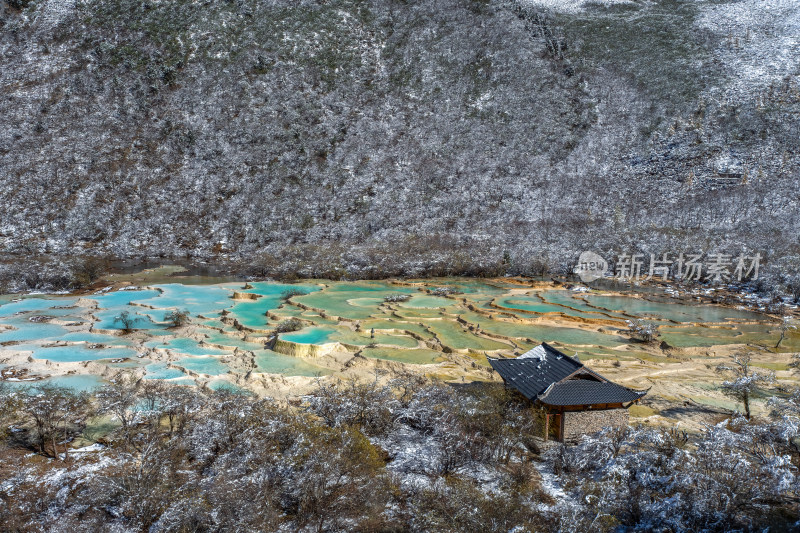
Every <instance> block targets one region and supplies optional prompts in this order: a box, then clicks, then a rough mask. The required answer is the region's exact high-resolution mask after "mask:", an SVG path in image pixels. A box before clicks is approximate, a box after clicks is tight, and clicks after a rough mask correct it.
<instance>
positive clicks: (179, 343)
mask: <svg viewBox="0 0 800 533" xmlns="http://www.w3.org/2000/svg"><path fill="white" fill-rule="evenodd" d="M145 346H147V347H148V348H161V349H164V350H172V351H175V352H178V353H181V354H186V355H196V356H199V355H225V354H228V353H230V352H226V351H225V350H220V349H219V348H214V347H212V346H208V345H207V344H203V345H201V344H200V343H199V342H198V341H196V340H194V339H187V338H183V337H180V338H176V339H170V340H168V341H162V340H154V341H149V342H146V343H145Z"/></svg>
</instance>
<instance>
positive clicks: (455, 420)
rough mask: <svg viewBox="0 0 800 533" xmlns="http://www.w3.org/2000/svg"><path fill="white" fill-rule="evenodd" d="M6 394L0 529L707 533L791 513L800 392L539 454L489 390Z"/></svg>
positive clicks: (151, 386)
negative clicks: (731, 413)
mask: <svg viewBox="0 0 800 533" xmlns="http://www.w3.org/2000/svg"><path fill="white" fill-rule="evenodd" d="M0 401H2V402H3V406H2V407H3V408H2V409H0V417H1V419H0V422H2V424H0V430H2V431H1V432H0V436H1V437H2V441H0V452H1V453H2V456H3V457H2V458H3V460H2V462H0V523H2V524H3V529H4V530H6V531H98V530H106V531H111V530H113V531H243V530H261V531H409V530H411V531H512V530H513V531H570V532H578V531H581V532H582V531H586V532H589V531H591V532H596V531H620V529H619V528H620V527H622V528H623V529H624V530H636V531H645V530H646V531H687V530H691V531H701V530H702V531H709V532H712V531H730V530H756V529H763V528H766V527H776V528H786V527H792V524H793V523H794V522H796V521H797V519H798V514H797V506H796V500H795V498H794V495H795V494H796V491H797V489H798V476H797V466H796V465H797V464H798V461H800V453H799V452H798V449H797V447H796V446H795V444H796V442H797V438H798V437H799V436H800V435H798V427H799V426H798V422H800V419H798V409H797V395H794V396H792V397H790V398H788V399H786V400H776V401H775V402H774V408H775V412H774V413H773V415H772V417H771V418H770V419H769V420H760V421H758V422H756V421H746V420H745V419H743V418H736V417H734V418H732V419H730V420H727V421H722V422H720V423H719V424H718V425H716V426H712V427H709V428H708V429H707V430H706V431H704V432H703V433H701V434H699V435H689V434H687V433H685V432H678V431H666V430H658V429H625V430H617V431H606V432H601V433H600V434H598V435H595V436H589V437H586V438H584V440H583V441H582V442H581V443H580V444H579V445H577V446H573V447H565V446H556V447H552V448H550V449H549V450H548V451H546V452H543V453H542V452H541V451H540V449H539V446H540V445H541V441H537V440H536V439H534V438H532V436H531V435H532V431H533V424H534V422H535V420H536V412H535V411H533V410H532V409H531V407H530V404H529V403H528V402H526V401H524V400H522V399H521V398H520V397H517V396H514V395H512V394H511V393H509V392H508V391H507V390H506V389H504V388H503V387H502V386H500V385H498V384H484V385H473V386H461V387H454V386H451V385H442V384H437V383H431V382H427V381H425V380H424V379H421V378H419V377H413V376H401V377H398V378H396V379H394V380H393V381H392V382H390V383H389V384H388V385H387V386H382V385H378V384H377V383H376V382H371V383H364V382H343V383H339V384H336V385H334V384H331V383H324V382H320V384H319V386H318V388H317V389H316V390H315V391H314V392H313V393H312V394H311V395H309V396H307V397H305V398H303V399H300V400H298V401H293V402H290V403H288V404H284V403H277V402H274V401H272V400H270V399H259V398H255V397H252V396H249V395H246V394H241V393H237V392H231V391H228V390H222V391H217V392H210V391H201V390H199V389H196V388H193V387H182V386H165V385H163V384H158V383H157V382H154V381H147V380H144V381H140V382H136V381H134V380H128V379H124V378H123V377H119V378H118V379H117V380H116V381H115V383H112V384H110V385H107V386H105V387H104V388H102V389H100V390H98V391H96V392H95V393H94V394H93V395H85V394H76V393H72V392H69V391H67V390H64V389H59V388H50V387H44V388H40V389H39V390H38V391H36V393H35V394H26V393H21V392H15V393H11V392H10V391H9V390H4V391H2V394H0ZM70 446H72V447H73V449H72V450H71V451H70V453H69V454H67V453H66V452H67V450H68V448H69V447H70ZM77 446H80V447H77ZM75 447H77V448H75ZM29 451H30V452H34V453H35V454H36V455H32V454H31V453H29Z"/></svg>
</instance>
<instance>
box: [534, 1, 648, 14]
mask: <svg viewBox="0 0 800 533" xmlns="http://www.w3.org/2000/svg"><path fill="white" fill-rule="evenodd" d="M520 3H521V4H522V5H528V6H531V7H539V8H546V9H552V10H553V11H558V12H560V13H578V12H580V11H583V10H584V9H586V8H587V7H592V6H603V7H608V6H615V5H637V2H633V1H632V0H522V1H521V2H520Z"/></svg>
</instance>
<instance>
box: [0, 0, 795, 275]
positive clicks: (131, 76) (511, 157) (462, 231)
mask: <svg viewBox="0 0 800 533" xmlns="http://www.w3.org/2000/svg"><path fill="white" fill-rule="evenodd" d="M799 16H800V15H798V9H797V6H796V3H795V2H792V1H789V0H768V1H761V0H758V1H756V0H738V1H727V0H726V1H710V0H709V1H705V0H697V1H694V0H693V1H678V0H656V1H652V2H638V1H631V2H617V1H604V2H590V3H586V4H582V3H581V2H577V1H575V2H568V1H563V2H557V1H555V0H539V1H524V0H436V1H433V0H421V1H416V2H412V1H400V0H372V1H367V0H333V1H311V0H305V1H301V2H295V1H292V2H288V1H281V0H271V1H255V0H207V1H189V0H161V1H144V2H142V1H131V0H122V1H116V0H115V1H111V0H3V2H0V93H2V95H3V96H2V98H0V254H1V255H2V263H3V264H2V266H0V270H2V273H1V274H2V275H0V278H2V279H3V280H4V284H5V288H6V290H12V289H14V290H18V289H25V288H37V287H38V288H59V286H62V287H63V286H64V285H65V284H68V281H70V280H73V281H74V277H75V276H74V274H75V271H76V269H75V268H74V265H73V264H69V261H67V260H66V259H65V258H68V257H71V258H74V257H76V256H82V257H84V256H85V257H90V258H91V257H94V258H97V257H101V258H110V259H114V260H116V259H123V260H124V259H138V258H146V257H160V258H170V259H173V260H191V261H207V262H211V263H218V264H231V265H237V264H238V265H239V267H240V269H241V270H246V271H248V273H252V274H256V275H258V274H261V275H271V274H287V273H294V274H299V275H305V276H309V275H316V276H327V277H336V276H341V275H348V276H351V277H362V278H363V277H379V276H386V275H401V274H409V275H419V274H442V273H444V274H447V273H454V274H479V273H489V274H493V273H504V272H510V273H523V274H525V273H528V274H530V273H533V274H536V273H541V272H547V271H555V272H557V271H559V270H564V269H565V268H568V267H569V265H570V263H571V262H574V261H575V259H576V258H577V255H578V254H579V253H580V251H581V250H583V249H594V250H597V251H599V252H600V253H601V254H608V255H612V252H613V253H614V254H618V253H631V252H636V251H641V252H644V253H660V252H664V251H669V252H673V253H678V252H691V253H714V252H722V251H724V252H726V253H731V254H738V253H741V252H748V253H752V252H754V251H759V252H760V253H762V254H763V256H764V257H765V260H766V261H765V262H766V265H767V266H766V267H765V268H766V269H767V270H769V269H770V268H772V269H773V271H775V272H781V271H782V272H786V271H788V270H792V269H794V270H796V266H797V258H798V255H797V234H798V227H799V225H800V220H798V216H797V214H798V212H799V211H798V204H797V200H798V192H800V190H799V189H798V187H799V185H798V183H800V181H798V179H797V178H798V175H800V174H798V170H799V167H798V162H799V159H798V157H799V154H798V142H797V140H798V138H800V116H798V113H799V112H800V85H798V72H797V67H796V65H797V64H798V49H797V44H796V35H797V34H798V32H800V22H799V19H798V17H799ZM82 261H83V260H82ZM81 264H83V263H81Z"/></svg>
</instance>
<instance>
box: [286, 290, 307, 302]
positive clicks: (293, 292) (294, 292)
mask: <svg viewBox="0 0 800 533" xmlns="http://www.w3.org/2000/svg"><path fill="white" fill-rule="evenodd" d="M306 294H308V291H305V290H303V289H287V290H285V291H283V292H282V293H281V300H283V301H284V302H288V301H289V300H291V299H292V298H294V297H295V296H305V295H306Z"/></svg>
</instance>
